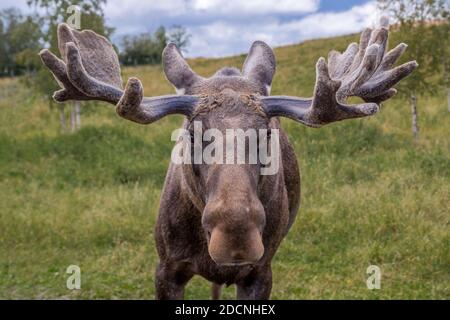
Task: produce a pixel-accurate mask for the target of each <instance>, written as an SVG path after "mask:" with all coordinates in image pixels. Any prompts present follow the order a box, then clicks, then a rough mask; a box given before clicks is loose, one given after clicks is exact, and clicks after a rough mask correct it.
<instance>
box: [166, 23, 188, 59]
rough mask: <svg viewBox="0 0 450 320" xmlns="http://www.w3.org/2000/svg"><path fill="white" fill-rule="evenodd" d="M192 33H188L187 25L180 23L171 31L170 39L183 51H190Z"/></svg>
mask: <svg viewBox="0 0 450 320" xmlns="http://www.w3.org/2000/svg"><path fill="white" fill-rule="evenodd" d="M190 39H191V35H190V34H188V33H187V30H186V28H185V27H183V26H180V25H174V26H172V28H171V29H170V31H169V41H170V42H173V43H175V44H176V45H177V47H178V49H180V50H181V51H182V52H184V53H186V52H188V50H187V48H188V46H189V43H190Z"/></svg>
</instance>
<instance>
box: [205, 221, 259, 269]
mask: <svg viewBox="0 0 450 320" xmlns="http://www.w3.org/2000/svg"><path fill="white" fill-rule="evenodd" d="M208 251H209V255H210V256H211V258H212V259H213V260H214V261H215V262H216V263H217V264H218V265H220V266H239V265H246V264H253V263H256V262H258V261H259V260H260V259H261V257H262V256H263V254H264V245H263V243H262V238H261V234H260V233H259V231H258V229H257V228H252V229H251V230H249V231H248V232H245V234H239V236H237V235H236V234H233V233H227V232H223V231H222V230H221V229H220V228H214V229H213V231H212V233H211V238H210V241H209V246H208Z"/></svg>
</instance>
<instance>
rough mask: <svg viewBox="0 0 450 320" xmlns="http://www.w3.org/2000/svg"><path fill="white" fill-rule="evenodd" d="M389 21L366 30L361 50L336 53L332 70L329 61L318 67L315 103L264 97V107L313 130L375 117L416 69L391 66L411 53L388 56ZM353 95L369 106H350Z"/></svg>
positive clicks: (330, 57) (398, 48) (399, 49)
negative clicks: (333, 123) (402, 82)
mask: <svg viewBox="0 0 450 320" xmlns="http://www.w3.org/2000/svg"><path fill="white" fill-rule="evenodd" d="M388 25H389V23H388V20H387V19H386V18H382V19H381V26H380V28H378V29H376V30H374V31H372V30H371V29H369V28H368V29H365V30H364V31H363V33H362V34H361V40H360V43H359V45H358V44H357V43H351V44H350V45H349V46H348V47H347V49H346V50H345V52H344V53H342V54H341V53H339V52H337V51H331V52H330V53H329V55H328V66H327V64H326V62H325V59H324V58H320V59H319V60H318V61H317V64H316V85H315V88H314V96H313V98H310V99H305V98H299V97H286V96H271V97H262V98H261V100H262V105H263V108H264V109H265V111H266V113H267V114H268V115H270V116H284V117H288V118H291V119H294V120H296V121H298V122H301V123H303V124H305V125H307V126H310V127H320V126H322V125H325V124H328V123H331V122H335V121H340V120H345V119H351V118H359V117H365V116H370V115H372V114H374V113H376V112H378V110H379V106H378V104H380V103H381V102H383V101H385V100H387V99H389V98H391V97H392V96H394V95H395V94H396V93H397V90H396V89H394V88H392V86H394V85H395V84H396V83H397V82H399V81H400V80H401V79H403V78H404V77H406V76H408V75H409V74H410V73H411V72H412V71H413V70H414V69H415V68H416V67H417V66H418V64H417V62H416V61H410V62H407V63H405V64H403V65H401V66H399V67H396V68H393V69H392V66H393V65H394V64H395V62H396V61H397V60H398V58H399V57H400V56H401V54H402V53H403V52H404V50H405V49H406V47H407V46H406V44H404V43H401V44H399V45H398V46H396V47H395V48H394V49H392V50H391V51H389V52H388V53H387V54H385V52H386V46H387V40H388ZM350 96H356V97H360V98H362V99H363V100H364V101H365V102H366V103H361V104H356V105H348V104H345V101H346V100H347V98H348V97H350Z"/></svg>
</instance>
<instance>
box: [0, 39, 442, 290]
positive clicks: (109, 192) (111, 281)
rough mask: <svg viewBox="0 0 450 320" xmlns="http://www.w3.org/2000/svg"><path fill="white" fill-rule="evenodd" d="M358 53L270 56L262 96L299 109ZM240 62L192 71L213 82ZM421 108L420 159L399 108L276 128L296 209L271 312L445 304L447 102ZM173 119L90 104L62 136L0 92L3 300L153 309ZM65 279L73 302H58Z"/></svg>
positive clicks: (152, 70)
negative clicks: (296, 101) (135, 302)
mask: <svg viewBox="0 0 450 320" xmlns="http://www.w3.org/2000/svg"><path fill="white" fill-rule="evenodd" d="M356 38H357V37H356V36H346V37H339V38H332V39H322V40H315V41H308V42H305V43H303V44H301V45H293V46H287V47H282V48H277V49H276V50H275V54H276V57H277V60H278V69H277V74H276V77H275V79H274V84H273V89H272V94H274V95H277V94H286V95H300V96H310V95H311V93H312V88H313V85H314V79H315V72H314V65H315V62H316V60H317V58H318V57H319V56H326V54H327V52H328V51H329V50H331V49H333V48H334V49H338V50H342V49H344V48H345V46H346V44H347V43H349V41H353V40H356ZM243 60H244V56H239V57H232V58H226V59H214V60H211V59H195V60H192V61H191V65H192V67H193V68H194V69H195V70H196V71H197V72H198V73H199V74H201V75H204V76H208V75H211V74H213V73H214V72H215V71H216V70H217V69H218V68H220V67H223V66H227V65H229V66H236V67H240V66H241V65H242V62H243ZM123 73H124V79H127V78H128V77H129V76H131V75H134V76H137V77H139V78H140V79H142V80H143V83H144V87H145V93H146V95H160V94H167V93H171V92H172V88H171V86H170V85H169V84H168V83H167V81H166V80H165V78H164V75H163V72H162V68H161V67H159V66H158V67H149V66H146V67H139V68H130V69H126V70H124V72H123ZM419 107H420V109H419V116H420V119H419V121H420V126H421V139H420V142H419V143H418V144H415V143H413V141H412V138H411V129H410V110H409V104H408V103H407V102H406V101H404V100H401V99H399V98H394V99H393V100H392V101H390V102H389V103H386V104H385V105H384V106H383V108H382V111H381V113H380V114H378V115H376V116H374V117H371V118H368V119H362V120H353V121H347V122H342V123H336V124H333V125H330V126H327V127H324V128H321V129H311V128H306V127H304V126H302V125H300V124H297V123H295V122H293V121H290V120H285V121H284V122H283V125H284V127H285V128H286V130H287V132H288V134H289V136H290V140H291V141H292V143H293V145H294V147H295V150H296V153H297V156H298V159H299V162H300V167H301V175H302V207H301V209H300V213H299V216H298V218H297V220H296V222H295V225H294V226H293V228H292V230H291V231H290V233H289V235H288V236H287V238H286V239H285V240H284V242H283V243H282V245H281V248H280V250H279V252H278V254H277V255H276V257H275V259H274V261H273V270H274V285H273V291H272V298H274V299H314V298H326V299H343V298H362V299H386V298H396V299H404V298H441V299H443V298H446V299H448V298H450V274H449V270H450V257H449V247H450V235H449V234H450V233H449V199H450V174H449V168H450V156H449V150H450V139H449V137H450V122H449V116H450V114H449V113H448V111H447V108H446V99H445V96H444V95H443V94H440V95H436V96H433V97H420V99H419ZM181 120H182V119H181V117H180V116H172V117H168V118H165V119H163V120H162V121H159V122H158V123H155V124H153V125H150V126H140V125H137V124H134V123H131V122H128V121H125V120H123V119H120V118H119V117H118V116H117V115H116V114H115V112H114V110H113V108H112V107H111V106H107V105H103V104H98V105H96V104H89V105H85V106H84V108H83V114H82V129H81V130H80V131H78V132H77V133H75V134H61V133H60V131H59V122H58V113H57V112H56V110H51V109H50V108H49V107H48V105H47V104H46V103H45V102H44V101H42V100H41V99H39V98H36V97H34V96H33V95H32V94H31V93H30V92H29V90H28V89H27V88H26V87H24V86H23V85H21V84H20V82H19V81H18V80H1V79H0V298H63V299H64V298H69V299H74V298H108V299H109V298H125V299H127V298H135V299H151V298H154V284H153V280H154V270H155V266H156V263H157V261H158V258H157V254H156V250H155V244H154V239H153V228H154V223H155V220H156V216H157V209H158V204H159V196H160V190H161V187H162V183H163V181H164V176H165V171H166V168H167V166H168V163H169V160H170V150H171V147H172V145H173V143H172V142H171V141H170V133H171V132H172V130H174V129H175V128H177V127H178V126H179V125H180V123H181ZM73 264H75V265H78V266H80V267H81V273H82V284H81V286H82V289H81V290H75V291H70V290H68V289H67V288H66V280H67V277H68V276H69V275H68V274H66V268H67V267H68V266H69V265H73ZM369 265H378V266H379V267H380V268H381V272H382V279H381V289H380V290H368V289H367V287H366V279H367V277H368V275H367V274H366V269H367V267H368V266H369ZM223 296H224V298H234V288H233V287H229V288H227V289H225V290H224V293H223ZM209 297H210V286H209V283H208V282H206V281H205V280H203V279H201V278H194V280H193V281H192V282H190V284H189V285H188V287H187V290H186V298H188V299H194V298H197V299H208V298H209Z"/></svg>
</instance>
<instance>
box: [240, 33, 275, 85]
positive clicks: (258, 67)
mask: <svg viewBox="0 0 450 320" xmlns="http://www.w3.org/2000/svg"><path fill="white" fill-rule="evenodd" d="M275 65H276V62H275V55H274V54H273V51H272V49H271V48H270V47H269V46H268V45H267V44H266V43H265V42H262V41H255V42H253V44H252V47H251V48H250V52H249V53H248V56H247V59H245V62H244V66H243V67H242V74H243V75H244V77H247V78H248V79H250V80H252V81H255V82H258V83H259V84H262V85H264V86H265V87H266V89H267V93H269V92H270V85H271V84H272V78H273V75H274V74H275Z"/></svg>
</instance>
